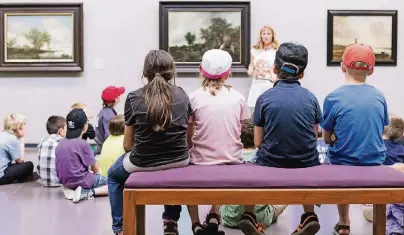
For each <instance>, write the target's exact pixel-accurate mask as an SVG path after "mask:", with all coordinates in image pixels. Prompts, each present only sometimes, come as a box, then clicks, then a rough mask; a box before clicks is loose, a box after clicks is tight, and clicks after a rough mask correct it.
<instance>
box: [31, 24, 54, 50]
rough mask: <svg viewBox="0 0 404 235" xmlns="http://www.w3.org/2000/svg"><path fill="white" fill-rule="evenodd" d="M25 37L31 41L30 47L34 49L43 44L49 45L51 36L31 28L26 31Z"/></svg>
mask: <svg viewBox="0 0 404 235" xmlns="http://www.w3.org/2000/svg"><path fill="white" fill-rule="evenodd" d="M25 37H26V38H27V40H28V41H30V42H31V44H32V48H33V49H35V50H41V48H42V46H43V45H44V44H48V45H49V44H50V43H51V36H50V35H49V33H48V32H46V31H41V30H38V29H36V28H33V29H31V31H29V32H28V33H26V34H25Z"/></svg>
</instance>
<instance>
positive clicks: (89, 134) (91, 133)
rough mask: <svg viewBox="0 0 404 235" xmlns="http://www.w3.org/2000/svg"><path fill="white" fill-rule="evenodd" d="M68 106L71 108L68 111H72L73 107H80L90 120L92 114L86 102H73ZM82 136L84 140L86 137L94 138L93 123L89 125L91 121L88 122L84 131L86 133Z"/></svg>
mask: <svg viewBox="0 0 404 235" xmlns="http://www.w3.org/2000/svg"><path fill="white" fill-rule="evenodd" d="M70 108H71V109H70V111H72V110H73V109H82V110H84V112H85V113H86V115H87V118H88V120H90V119H91V118H92V115H91V114H90V112H89V111H88V106H87V105H86V104H83V103H75V104H73V105H72V106H71V107H70ZM82 138H83V139H84V140H87V139H90V140H93V139H94V138H95V130H94V127H93V125H91V123H88V128H87V131H86V133H84V134H83V136H82Z"/></svg>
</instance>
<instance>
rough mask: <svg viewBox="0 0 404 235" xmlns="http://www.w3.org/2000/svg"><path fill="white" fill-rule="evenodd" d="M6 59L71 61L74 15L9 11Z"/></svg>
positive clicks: (13, 60) (6, 17)
mask: <svg viewBox="0 0 404 235" xmlns="http://www.w3.org/2000/svg"><path fill="white" fill-rule="evenodd" d="M4 22H5V31H6V32H5V34H6V48H5V62H16V63H25V62H72V61H73V54H74V50H73V47H74V44H73V43H74V41H73V40H74V25H73V14H6V15H5V21H4Z"/></svg>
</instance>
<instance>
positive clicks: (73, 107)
mask: <svg viewBox="0 0 404 235" xmlns="http://www.w3.org/2000/svg"><path fill="white" fill-rule="evenodd" d="M70 108H71V110H73V109H83V110H84V109H87V108H88V106H87V105H86V104H83V103H74V104H73V105H72V106H71V107H70Z"/></svg>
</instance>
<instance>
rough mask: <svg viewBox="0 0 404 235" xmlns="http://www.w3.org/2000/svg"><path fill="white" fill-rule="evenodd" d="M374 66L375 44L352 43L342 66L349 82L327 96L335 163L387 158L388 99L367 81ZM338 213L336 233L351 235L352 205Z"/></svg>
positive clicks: (326, 128) (327, 131) (327, 137)
mask: <svg viewBox="0 0 404 235" xmlns="http://www.w3.org/2000/svg"><path fill="white" fill-rule="evenodd" d="M374 66H375V54H374V52H373V49H372V48H371V47H369V46H367V45H363V44H352V45H350V46H348V47H347V48H346V49H345V51H344V54H343V56H342V63H341V69H342V72H343V73H344V75H345V79H346V81H347V84H346V85H344V86H341V87H340V88H338V89H336V90H335V91H333V92H331V93H330V94H329V95H328V96H327V97H326V98H325V100H324V108H323V112H324V121H323V122H322V123H321V127H322V128H323V139H324V141H325V142H326V143H327V144H330V146H329V147H328V153H327V155H328V157H329V160H330V163H331V164H333V165H350V166H377V165H382V164H383V162H384V160H385V158H386V147H385V145H384V143H383V138H382V135H383V131H384V127H385V126H387V125H388V124H389V117H388V111H387V104H386V100H385V98H384V95H383V94H382V93H381V92H380V91H378V90H377V89H376V88H375V87H373V86H371V85H368V84H366V78H367V76H370V75H371V74H372V73H373V70H374ZM333 135H334V136H335V137H333ZM338 214H339V221H338V223H337V224H336V225H335V227H334V235H349V234H350V218H349V204H348V205H338Z"/></svg>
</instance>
